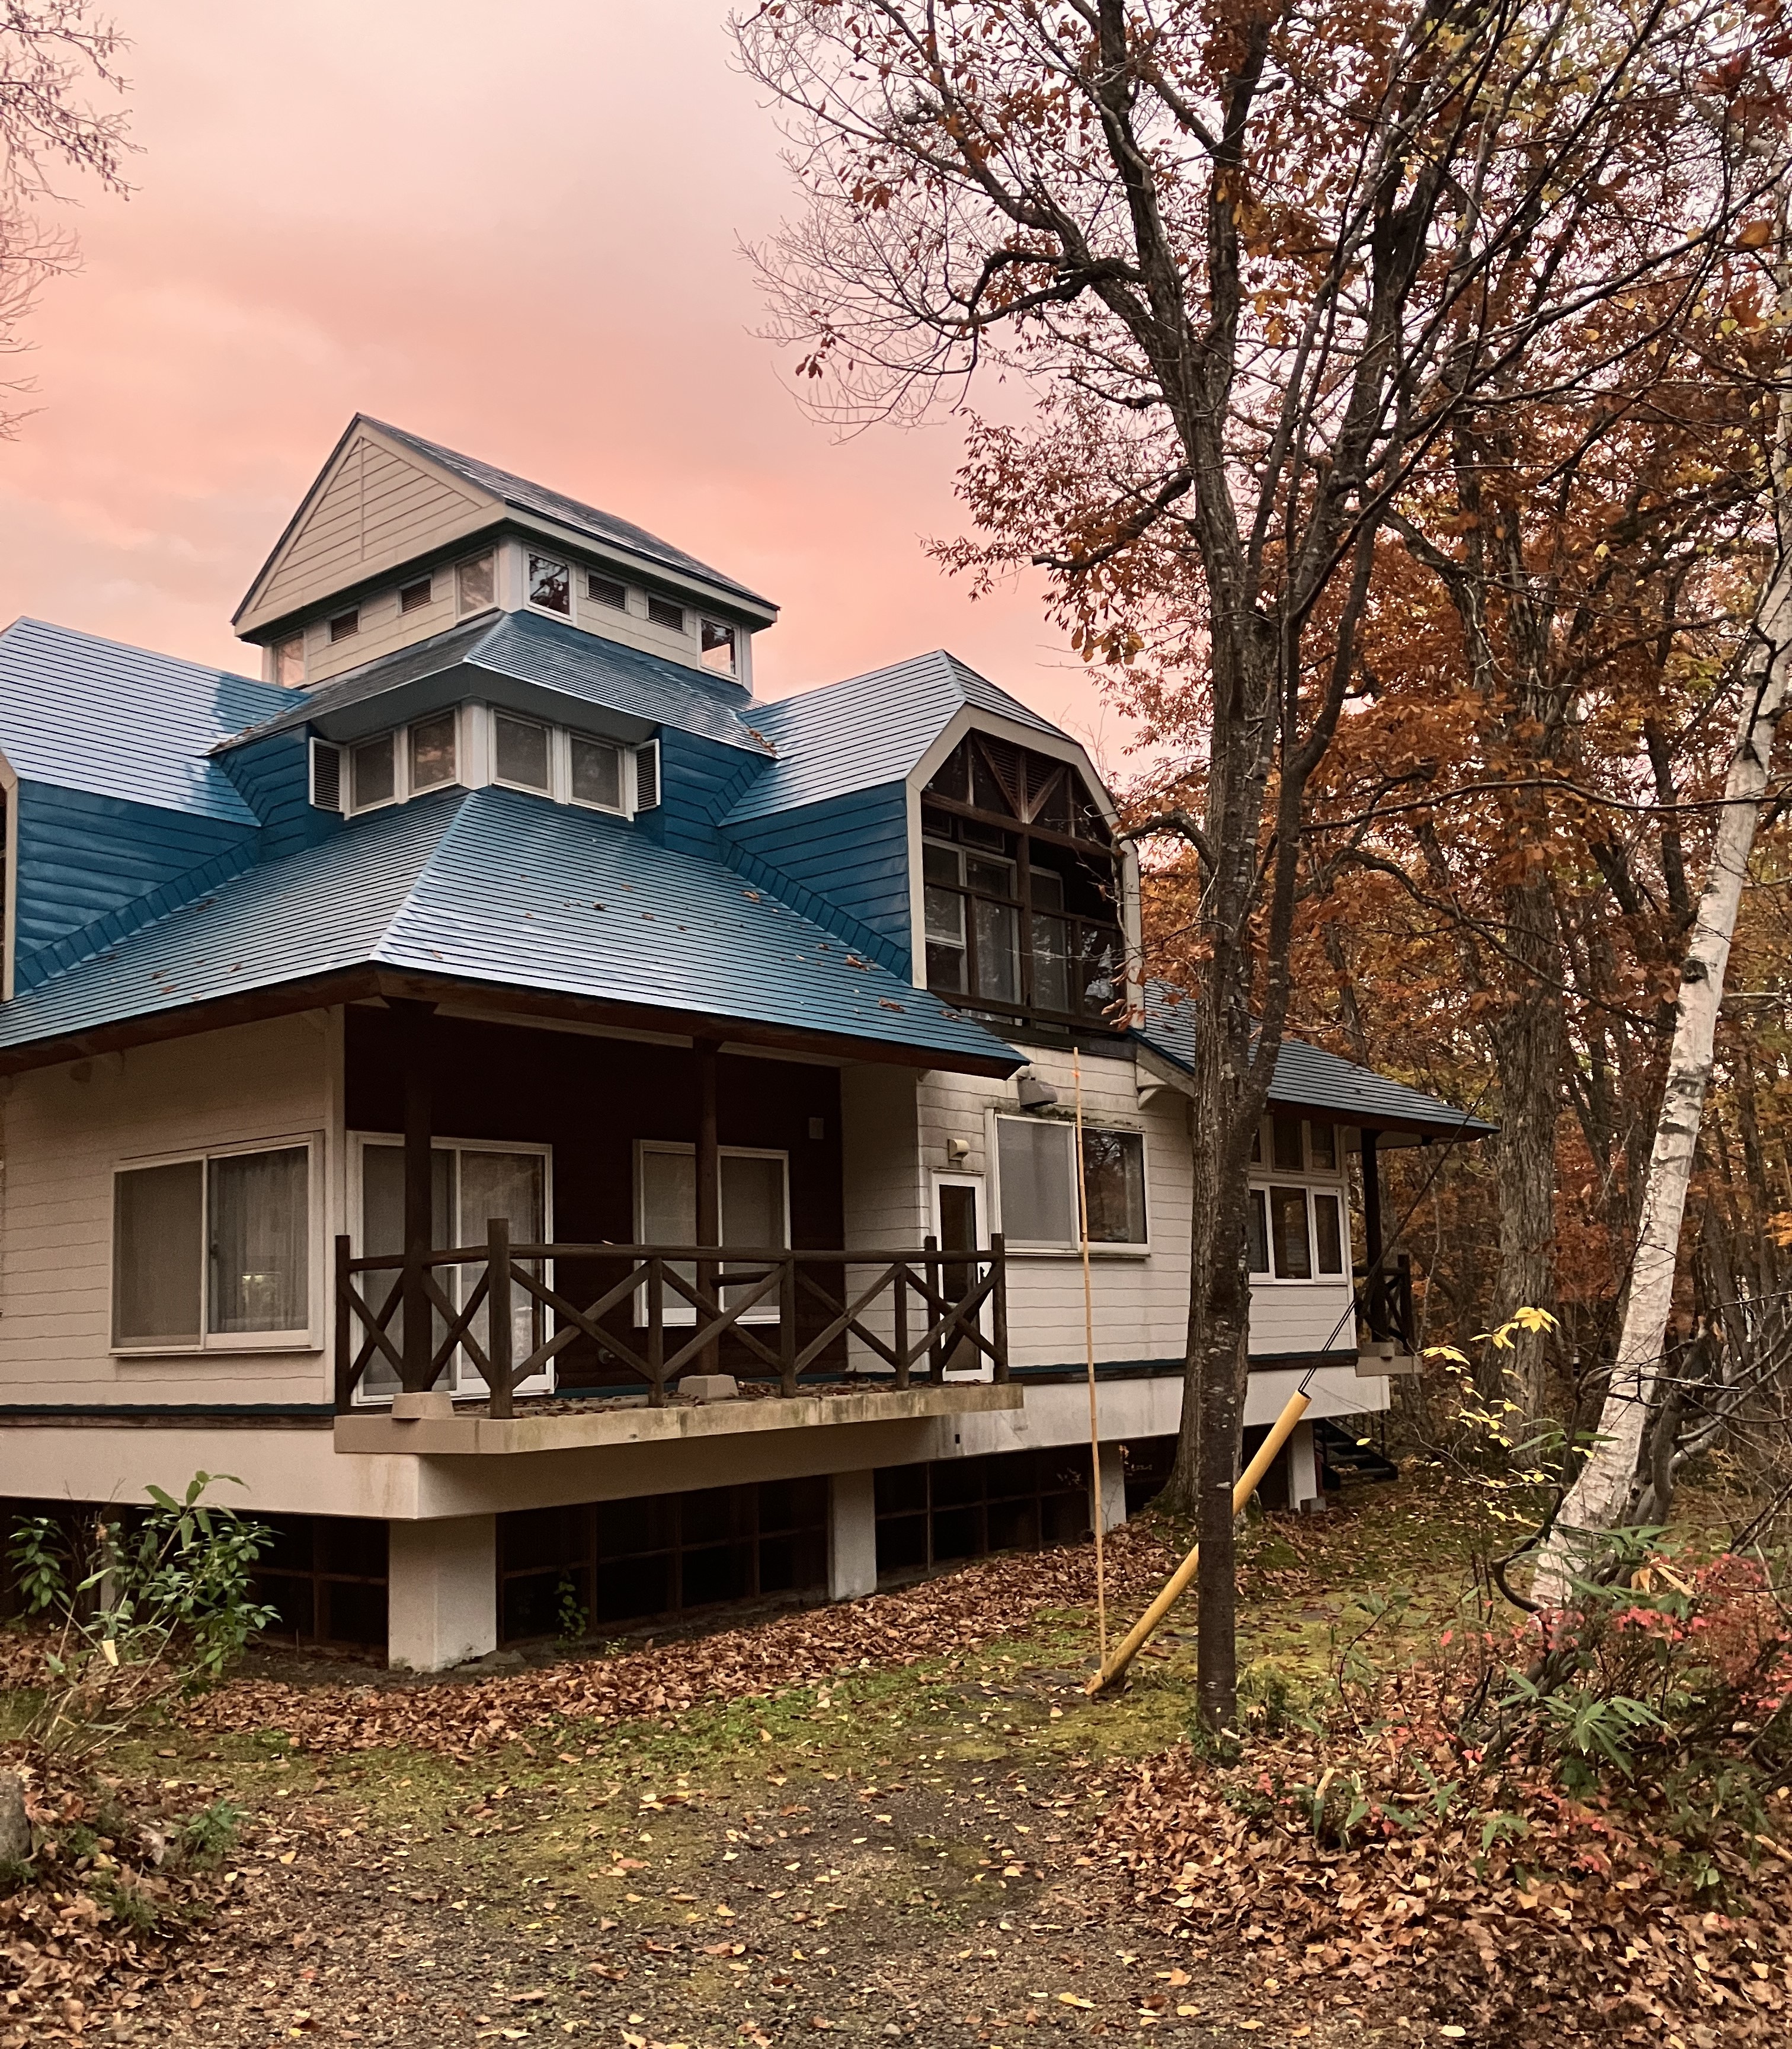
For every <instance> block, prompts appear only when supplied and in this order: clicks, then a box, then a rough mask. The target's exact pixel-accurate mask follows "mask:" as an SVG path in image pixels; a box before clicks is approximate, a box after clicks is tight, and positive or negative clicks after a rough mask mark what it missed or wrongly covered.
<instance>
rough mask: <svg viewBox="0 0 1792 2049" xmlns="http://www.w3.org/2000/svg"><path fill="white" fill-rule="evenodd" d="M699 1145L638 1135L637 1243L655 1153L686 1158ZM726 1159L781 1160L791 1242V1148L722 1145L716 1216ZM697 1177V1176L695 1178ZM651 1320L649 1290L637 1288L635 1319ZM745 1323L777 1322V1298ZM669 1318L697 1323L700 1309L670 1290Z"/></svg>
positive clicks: (671, 1321)
mask: <svg viewBox="0 0 1792 2049" xmlns="http://www.w3.org/2000/svg"><path fill="white" fill-rule="evenodd" d="M696 1152H697V1148H696V1147H695V1146H694V1145H691V1144H690V1142H689V1141H687V1140H685V1139H682V1138H637V1139H636V1141H635V1212H634V1223H633V1229H634V1231H635V1242H636V1244H637V1245H644V1244H646V1242H647V1240H646V1239H645V1238H643V1237H642V1236H641V1217H642V1211H643V1199H644V1198H645V1196H646V1194H647V1186H646V1176H645V1172H644V1168H645V1164H646V1161H647V1155H648V1154H649V1153H672V1154H682V1156H683V1157H685V1158H686V1159H687V1160H688V1159H691V1158H694V1157H695V1155H696ZM724 1160H780V1161H783V1168H784V1243H785V1244H786V1246H788V1245H789V1243H790V1242H791V1156H790V1154H789V1153H788V1151H787V1150H786V1149H783V1148H782V1147H779V1146H775V1145H718V1146H717V1148H716V1215H717V1217H718V1218H719V1217H720V1216H721V1163H722V1161H724ZM694 1178H695V1177H694V1176H693V1179H694ZM696 1228H697V1227H696V1224H695V1223H694V1222H693V1223H692V1226H691V1231H692V1238H691V1242H692V1243H693V1244H695V1243H696V1242H697V1238H696V1236H695V1232H696ZM738 1320H739V1321H740V1322H741V1323H743V1324H775V1323H776V1322H777V1320H778V1304H777V1303H776V1301H764V1302H761V1303H760V1304H759V1305H758V1306H757V1308H752V1309H748V1311H747V1312H746V1314H745V1315H744V1316H741V1317H740V1318H739V1319H738ZM666 1321H667V1324H668V1325H671V1324H695V1323H696V1321H697V1312H696V1310H695V1309H694V1308H692V1307H691V1305H690V1303H688V1302H686V1301H683V1300H682V1298H680V1297H676V1296H674V1295H673V1294H671V1293H670V1292H669V1293H667V1297H666ZM635 1322H636V1326H637V1328H639V1326H641V1325H643V1324H645V1323H646V1322H647V1289H645V1287H640V1288H637V1289H636V1290H635Z"/></svg>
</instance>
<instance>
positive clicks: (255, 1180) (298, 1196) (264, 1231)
mask: <svg viewBox="0 0 1792 2049" xmlns="http://www.w3.org/2000/svg"><path fill="white" fill-rule="evenodd" d="M310 1166H311V1156H310V1153H309V1150H308V1149H306V1148H305V1146H303V1145H290V1146H283V1147H282V1149H280V1150H279V1151H278V1152H277V1153H236V1154H235V1155H233V1156H232V1157H230V1158H227V1159H223V1160H214V1161H212V1164H211V1168H210V1171H209V1173H208V1209H209V1211H210V1219H209V1222H210V1242H211V1250H212V1288H211V1303H210V1312H209V1316H208V1328H209V1329H211V1330H212V1331H213V1332H220V1333H224V1332H229V1333H238V1332H246V1331H302V1330H304V1329H305V1328H306V1327H307V1325H308V1324H309V1322H310V1320H311V1308H310V1267H311V1258H310V1253H311V1247H310V1237H311V1232H310V1201H309V1182H310Z"/></svg>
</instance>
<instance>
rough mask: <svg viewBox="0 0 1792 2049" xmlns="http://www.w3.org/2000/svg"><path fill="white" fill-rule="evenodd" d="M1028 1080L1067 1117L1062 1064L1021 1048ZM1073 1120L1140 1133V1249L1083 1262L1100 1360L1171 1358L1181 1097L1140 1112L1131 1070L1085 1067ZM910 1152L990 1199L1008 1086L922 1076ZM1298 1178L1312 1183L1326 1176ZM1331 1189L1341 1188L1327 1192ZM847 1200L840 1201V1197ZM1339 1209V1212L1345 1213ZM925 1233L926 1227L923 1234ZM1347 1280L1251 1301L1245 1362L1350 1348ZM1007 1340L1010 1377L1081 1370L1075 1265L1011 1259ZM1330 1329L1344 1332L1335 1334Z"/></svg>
mask: <svg viewBox="0 0 1792 2049" xmlns="http://www.w3.org/2000/svg"><path fill="white" fill-rule="evenodd" d="M1029 1051H1030V1052H1031V1058H1032V1067H1033V1071H1034V1072H1035V1073H1036V1075H1038V1076H1039V1077H1040V1079H1041V1080H1043V1081H1045V1082H1048V1083H1050V1084H1051V1087H1054V1088H1055V1089H1056V1090H1057V1091H1058V1094H1059V1103H1058V1106H1057V1108H1056V1110H1051V1111H1048V1112H1046V1113H1044V1114H1047V1115H1048V1116H1068V1115H1070V1114H1071V1110H1072V1106H1073V1102H1074V1095H1075V1084H1074V1079H1073V1069H1072V1063H1071V1057H1070V1056H1069V1055H1068V1054H1065V1053H1060V1052H1040V1051H1037V1050H1032V1049H1029ZM918 1107H919V1149H920V1157H921V1164H922V1167H923V1173H925V1174H931V1173H934V1172H964V1173H970V1174H978V1175H982V1176H984V1177H985V1190H986V1191H989V1195H990V1196H991V1197H992V1198H993V1193H994V1192H993V1189H992V1188H991V1186H990V1184H991V1182H992V1181H993V1176H991V1175H990V1173H989V1160H988V1157H987V1150H988V1143H989V1140H988V1132H989V1113H990V1112H992V1111H995V1110H1002V1111H1008V1112H1013V1111H1014V1110H1016V1109H1017V1102H1016V1097H1015V1085H1014V1083H1013V1082H989V1081H982V1080H978V1079H975V1078H974V1077H971V1076H968V1075H950V1074H943V1073H938V1072H929V1073H928V1074H927V1075H924V1076H923V1078H922V1080H921V1083H920V1087H919V1105H918ZM1083 1115H1084V1118H1085V1121H1086V1122H1088V1123H1090V1124H1098V1125H1110V1126H1114V1127H1116V1128H1118V1129H1126V1130H1133V1131H1140V1132H1142V1133H1144V1134H1145V1172H1146V1188H1145V1209H1146V1221H1147V1228H1148V1230H1149V1234H1150V1248H1151V1249H1150V1250H1149V1253H1147V1254H1145V1255H1144V1256H1143V1257H1142V1258H1141V1256H1139V1255H1138V1254H1126V1253H1119V1252H1108V1251H1097V1252H1095V1253H1094V1254H1092V1256H1091V1260H1090V1279H1091V1284H1092V1293H1093V1295H1094V1324H1095V1356H1096V1359H1098V1361H1102V1362H1108V1361H1114V1362H1119V1361H1132V1360H1141V1361H1143V1360H1152V1361H1160V1362H1167V1361H1170V1360H1176V1359H1181V1358H1182V1357H1183V1355H1184V1351H1185V1348H1186V1346H1187V1342H1188V1231H1189V1215H1190V1198H1191V1179H1192V1176H1191V1167H1190V1160H1189V1151H1188V1145H1189V1141H1188V1110H1187V1103H1186V1098H1184V1097H1183V1096H1182V1095H1181V1094H1178V1093H1176V1092H1174V1091H1170V1090H1168V1089H1157V1090H1154V1091H1152V1092H1151V1093H1149V1095H1148V1096H1147V1098H1146V1099H1145V1101H1144V1102H1142V1103H1141V1100H1140V1095H1139V1075H1138V1071H1137V1068H1136V1067H1135V1066H1134V1064H1133V1062H1132V1061H1131V1060H1129V1059H1093V1058H1091V1059H1085V1060H1084V1061H1083ZM953 1138H958V1139H962V1140H964V1141H966V1142H967V1144H968V1146H969V1152H968V1154H967V1157H966V1158H965V1160H964V1161H962V1163H959V1162H955V1161H951V1160H950V1159H949V1158H948V1157H947V1152H946V1145H947V1140H948V1139H953ZM1302 1178H1304V1179H1306V1180H1311V1181H1312V1182H1314V1183H1316V1184H1318V1183H1321V1182H1326V1181H1327V1177H1325V1176H1320V1175H1317V1174H1313V1175H1308V1176H1303V1177H1302ZM1335 1185H1336V1186H1337V1187H1338V1188H1339V1189H1340V1190H1342V1189H1343V1186H1344V1184H1343V1180H1342V1179H1341V1178H1340V1179H1338V1180H1336V1181H1335ZM849 1200H850V1196H849ZM1348 1207H1349V1205H1348V1203H1346V1204H1345V1209H1346V1213H1348ZM923 1228H925V1229H931V1223H929V1224H926V1225H924V1226H923ZM1350 1301H1351V1293H1350V1287H1349V1284H1348V1282H1347V1281H1346V1280H1342V1279H1340V1280H1338V1281H1312V1282H1296V1281H1285V1282H1281V1283H1276V1284H1271V1285H1267V1286H1264V1287H1261V1288H1258V1289H1254V1291H1253V1294H1252V1299H1251V1318H1250V1349H1251V1353H1252V1355H1253V1356H1254V1357H1265V1356H1274V1355H1277V1354H1281V1355H1286V1354H1290V1353H1303V1352H1312V1351H1320V1350H1322V1349H1325V1348H1331V1349H1343V1350H1350V1349H1353V1348H1354V1347H1355V1341H1356V1333H1355V1328H1354V1325H1353V1324H1351V1320H1350V1317H1349V1315H1348V1309H1349V1305H1350ZM1008 1304H1009V1308H1008V1316H1009V1345H1010V1349H1011V1354H1012V1356H1013V1360H1014V1363H1016V1364H1017V1366H1059V1367H1079V1366H1080V1365H1081V1364H1082V1363H1083V1352H1084V1340H1083V1271H1082V1265H1081V1262H1080V1261H1079V1259H1078V1258H1076V1257H1075V1255H1074V1254H1025V1253H1022V1254H1014V1255H1012V1256H1011V1258H1010V1261H1009V1289H1008ZM1340 1323H1341V1324H1342V1325H1343V1328H1341V1329H1340V1328H1339V1324H1340Z"/></svg>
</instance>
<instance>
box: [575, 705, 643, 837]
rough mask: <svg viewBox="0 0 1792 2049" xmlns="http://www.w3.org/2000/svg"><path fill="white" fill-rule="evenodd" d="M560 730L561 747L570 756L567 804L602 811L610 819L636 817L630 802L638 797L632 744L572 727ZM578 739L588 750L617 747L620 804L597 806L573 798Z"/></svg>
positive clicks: (588, 800) (578, 798)
mask: <svg viewBox="0 0 1792 2049" xmlns="http://www.w3.org/2000/svg"><path fill="white" fill-rule="evenodd" d="M556 730H557V732H558V736H559V742H560V748H561V750H562V751H563V752H564V753H565V755H566V777H565V781H564V787H565V789H566V803H569V804H570V805H571V806H572V807H573V809H574V810H575V811H601V812H602V813H603V814H604V816H605V817H606V818H628V817H630V816H632V811H631V809H630V799H632V797H633V795H634V794H635V791H634V782H635V771H634V760H635V750H634V749H633V748H632V747H631V746H630V745H628V741H625V740H612V739H610V738H609V737H608V736H607V735H606V734H604V733H575V732H574V731H573V729H572V727H570V726H562V727H559V728H557V729H556ZM576 740H577V741H584V742H585V745H586V746H587V747H611V748H615V750H616V793H617V795H618V797H619V798H620V803H614V804H599V803H593V800H592V799H590V798H589V797H575V796H574V795H573V741H576Z"/></svg>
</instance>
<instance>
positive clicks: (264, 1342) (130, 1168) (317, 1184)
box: [106, 1131, 324, 1359]
mask: <svg viewBox="0 0 1792 2049" xmlns="http://www.w3.org/2000/svg"><path fill="white" fill-rule="evenodd" d="M301 1145H302V1146H303V1147H304V1148H305V1212H306V1215H305V1256H306V1260H307V1266H306V1272H305V1304H306V1307H307V1308H308V1309H309V1314H310V1321H309V1324H307V1325H306V1326H305V1328H304V1329H302V1330H292V1331H217V1332H213V1331H211V1330H208V1328H207V1326H208V1324H210V1322H211V1320H212V1258H211V1250H210V1247H209V1246H208V1243H207V1242H206V1241H207V1238H208V1234H209V1231H210V1226H211V1218H212V1176H211V1173H210V1166H211V1163H212V1161H214V1160H239V1159H242V1158H243V1157H245V1156H246V1155H248V1154H251V1153H290V1152H295V1151H297V1149H298V1148H299V1147H300V1146H301ZM323 1157H324V1136H323V1133H321V1132H320V1131H289V1132H283V1133H279V1134H278V1135H276V1136H275V1137H271V1138H252V1139H245V1140H243V1141H241V1142H239V1143H232V1144H231V1145H206V1146H191V1147H189V1148H188V1149H186V1150H185V1151H184V1152H177V1153H142V1154H134V1155H130V1156H127V1157H121V1158H119V1159H115V1160H114V1161H113V1162H112V1168H111V1177H110V1184H109V1196H110V1202H111V1211H110V1214H109V1215H108V1216H107V1222H106V1252H107V1263H106V1332H107V1339H108V1340H110V1339H111V1336H112V1333H113V1332H115V1330H116V1329H117V1328H118V1304H117V1301H116V1293H117V1289H118V1273H119V1246H118V1229H119V1203H118V1180H119V1175H121V1174H134V1173H140V1172H142V1171H143V1169H145V1168H150V1167H183V1166H185V1165H186V1164H188V1163H189V1161H199V1162H200V1164H201V1166H202V1168H204V1169H205V1170H206V1171H205V1172H203V1173H202V1174H201V1176H200V1207H199V1217H200V1247H199V1342H198V1343H196V1344H116V1343H110V1342H108V1343H107V1351H109V1352H110V1353H111V1356H112V1357H113V1358H114V1359H171V1358H186V1359H192V1358H196V1357H198V1356H199V1355H200V1354H201V1353H208V1354H209V1353H220V1352H223V1353H243V1354H250V1355H253V1354H255V1353H258V1352H281V1351H322V1350H323V1348H324V1336H323V1308H324V1305H323V1300H322V1296H323V1285H324V1188H323V1173H322V1163H323Z"/></svg>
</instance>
